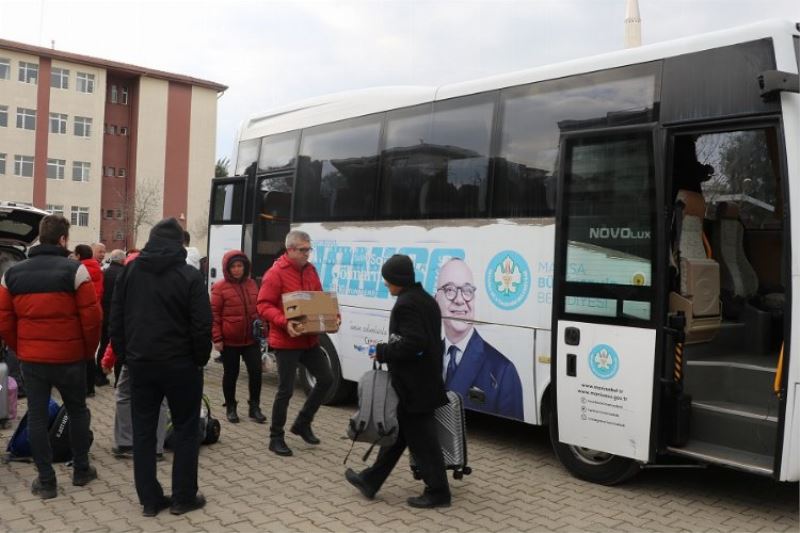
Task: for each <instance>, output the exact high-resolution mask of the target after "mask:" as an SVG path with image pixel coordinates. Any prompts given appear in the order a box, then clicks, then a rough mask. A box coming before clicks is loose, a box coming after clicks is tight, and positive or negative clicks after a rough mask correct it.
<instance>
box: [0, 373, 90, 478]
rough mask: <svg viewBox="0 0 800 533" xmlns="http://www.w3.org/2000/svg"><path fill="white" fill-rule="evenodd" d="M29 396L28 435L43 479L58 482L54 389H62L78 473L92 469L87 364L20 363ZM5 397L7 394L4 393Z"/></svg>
mask: <svg viewBox="0 0 800 533" xmlns="http://www.w3.org/2000/svg"><path fill="white" fill-rule="evenodd" d="M20 367H21V369H22V375H23V376H24V377H25V387H26V390H27V393H28V432H29V434H30V441H31V453H32V455H33V461H34V462H35V463H36V469H37V470H38V472H39V479H40V480H42V481H43V482H46V483H51V482H54V481H55V478H56V472H55V470H53V450H52V448H51V447H50V436H49V425H50V419H49V416H48V404H49V403H50V393H51V391H52V390H53V387H55V388H56V389H58V392H59V394H61V399H62V400H63V401H64V405H65V406H66V408H67V416H69V444H70V448H71V449H72V458H73V465H74V466H75V470H86V469H87V468H89V416H90V415H89V409H88V408H87V407H86V381H85V380H86V363H85V362H83V361H79V362H77V363H69V364H61V365H52V364H46V363H28V362H26V361H21V362H20ZM2 394H5V391H2Z"/></svg>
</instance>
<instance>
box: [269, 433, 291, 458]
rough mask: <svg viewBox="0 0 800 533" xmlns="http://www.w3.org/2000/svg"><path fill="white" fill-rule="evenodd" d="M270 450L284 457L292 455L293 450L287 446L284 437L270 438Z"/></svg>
mask: <svg viewBox="0 0 800 533" xmlns="http://www.w3.org/2000/svg"><path fill="white" fill-rule="evenodd" d="M269 450H270V451H271V452H275V453H276V454H278V455H282V456H283V457H289V456H290V455H292V449H291V448H289V447H288V446H287V445H286V441H285V440H283V437H270V439H269Z"/></svg>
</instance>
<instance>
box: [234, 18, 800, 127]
mask: <svg viewBox="0 0 800 533" xmlns="http://www.w3.org/2000/svg"><path fill="white" fill-rule="evenodd" d="M798 34H800V31H799V30H798V25H797V24H795V23H793V22H789V21H785V20H766V21H761V22H756V23H753V24H749V25H747V26H740V27H736V28H731V29H726V30H721V31H716V32H712V33H705V34H700V35H695V36H691V37H684V38H681V39H676V40H672V41H664V42H660V43H655V44H651V45H647V46H641V47H638V48H629V49H624V50H618V51H615V52H609V53H606V54H601V55H596V56H592V57H587V58H581V59H575V60H571V61H567V62H563V63H557V64H554V65H547V66H542V67H536V68H531V69H525V70H520V71H516V72H510V73H506V74H500V75H496V76H490V77H487V78H481V79H478V80H471V81H465V82H459V83H452V84H449V85H442V86H439V87H424V86H405V87H402V86H401V87H374V88H370V89H360V90H355V91H346V92H341V93H335V94H329V95H325V96H319V97H315V98H311V99H308V100H303V101H300V102H296V103H294V104H290V105H287V106H283V107H280V108H276V109H274V110H272V111H269V112H267V113H264V114H260V115H257V116H254V117H252V118H250V119H249V120H245V121H244V122H243V123H242V126H241V129H240V132H239V140H240V141H243V140H248V139H255V138H260V137H264V136H267V135H273V134H276V133H283V132H287V131H293V130H296V129H301V128H307V127H310V126H315V125H318V124H327V123H331V122H336V121H338V120H343V119H347V118H352V117H359V116H364V115H370V114H372V113H379V112H382V111H388V110H391V109H397V108H401V107H407V106H413V105H417V104H423V103H426V102H432V101H437V100H446V99H449V98H455V97H458V96H466V95H469V94H475V93H480V92H484V91H491V90H497V89H501V88H504V87H513V86H516V85H524V84H527V83H534V82H537V81H544V80H551V79H558V78H563V77H565V76H571V75H575V74H582V73H587V72H595V71H598V70H605V69H610V68H616V67H623V66H627V65H634V64H638V63H646V62H648V61H655V60H659V59H663V58H665V57H673V56H679V55H683V54H688V53H692V52H698V51H702V50H708V49H712V48H719V47H723V46H730V45H733V44H737V43H742V42H747V41H754V40H757V39H764V38H769V37H773V38H774V37H778V36H781V37H783V38H784V39H785V37H786V36H789V35H798ZM786 41H787V42H789V41H788V39H786ZM791 55H792V56H794V53H793V52H792V54H791ZM781 63H782V62H781V60H780V58H778V69H779V70H785V71H790V72H791V71H795V70H797V68H798V67H797V63H796V62H795V61H791V62H789V61H787V62H786V64H781Z"/></svg>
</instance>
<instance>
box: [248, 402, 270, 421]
mask: <svg viewBox="0 0 800 533" xmlns="http://www.w3.org/2000/svg"><path fill="white" fill-rule="evenodd" d="M247 414H248V416H250V418H252V419H253V420H255V421H256V422H258V423H259V424H263V423H264V422H266V421H267V417H266V416H264V413H262V412H261V408H260V407H259V406H258V404H256V405H253V404H250V410H249V412H248V413H247Z"/></svg>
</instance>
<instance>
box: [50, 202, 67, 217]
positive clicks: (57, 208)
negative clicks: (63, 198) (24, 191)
mask: <svg viewBox="0 0 800 533" xmlns="http://www.w3.org/2000/svg"><path fill="white" fill-rule="evenodd" d="M47 210H48V211H50V212H51V213H52V214H54V215H61V216H62V217H63V216H64V206H63V205H57V204H47Z"/></svg>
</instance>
